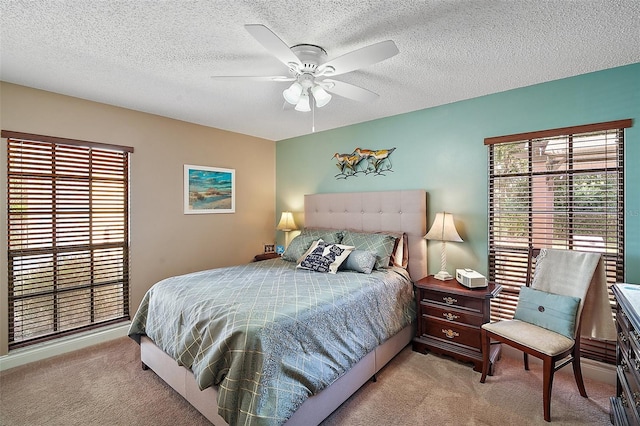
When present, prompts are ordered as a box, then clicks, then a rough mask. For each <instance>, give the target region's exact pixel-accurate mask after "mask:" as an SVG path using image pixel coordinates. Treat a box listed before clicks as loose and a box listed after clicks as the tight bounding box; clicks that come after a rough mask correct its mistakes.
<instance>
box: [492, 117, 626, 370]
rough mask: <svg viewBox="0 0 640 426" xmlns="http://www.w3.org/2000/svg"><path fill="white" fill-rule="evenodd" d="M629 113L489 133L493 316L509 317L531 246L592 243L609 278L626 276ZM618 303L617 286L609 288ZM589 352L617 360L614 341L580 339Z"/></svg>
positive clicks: (587, 248)
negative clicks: (495, 288)
mask: <svg viewBox="0 0 640 426" xmlns="http://www.w3.org/2000/svg"><path fill="white" fill-rule="evenodd" d="M630 126H631V120H621V121H616V122H608V123H597V124H590V125H585V126H577V127H571V128H563V129H553V130H545V131H540V132H532V133H527V134H519V135H510V136H503V137H496V138H488V139H485V144H486V145H488V149H489V279H490V280H492V281H494V282H496V283H498V284H501V285H502V287H503V290H502V292H501V294H500V295H499V297H498V298H497V299H496V300H494V301H493V302H492V319H493V320H498V319H511V318H513V314H514V312H515V308H516V305H517V303H518V295H519V292H520V287H521V286H523V285H525V280H526V270H527V258H528V252H529V249H530V248H534V249H539V248H545V247H546V248H560V249H569V250H581V251H595V252H599V253H602V256H603V258H604V260H605V265H606V273H607V282H608V284H609V285H611V284H614V283H615V282H620V281H623V279H624V129H625V128H627V127H630ZM609 294H610V297H609V298H610V301H611V304H612V306H613V305H614V299H613V294H612V293H611V291H609ZM581 352H582V355H583V356H584V357H587V358H593V359H597V360H600V361H605V362H610V363H615V342H611V343H608V342H599V341H596V340H592V339H582V343H581Z"/></svg>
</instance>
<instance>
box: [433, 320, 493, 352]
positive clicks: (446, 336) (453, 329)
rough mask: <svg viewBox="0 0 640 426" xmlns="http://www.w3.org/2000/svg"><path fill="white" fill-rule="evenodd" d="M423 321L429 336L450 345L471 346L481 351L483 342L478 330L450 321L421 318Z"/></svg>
mask: <svg viewBox="0 0 640 426" xmlns="http://www.w3.org/2000/svg"><path fill="white" fill-rule="evenodd" d="M421 321H423V324H422V326H423V330H424V332H425V334H426V335H427V336H431V337H435V338H437V339H441V340H444V341H447V342H449V343H456V344H458V345H464V346H469V347H472V348H474V349H477V350H478V351H480V348H481V340H480V333H479V332H478V329H477V328H475V327H470V326H467V325H464V324H458V323H454V322H450V321H440V320H434V319H429V320H427V319H426V318H424V317H423V318H421Z"/></svg>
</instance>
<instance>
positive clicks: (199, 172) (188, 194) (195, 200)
mask: <svg viewBox="0 0 640 426" xmlns="http://www.w3.org/2000/svg"><path fill="white" fill-rule="evenodd" d="M235 174H236V172H235V169H223V168H220V167H207V166H196V165H192V164H185V165H184V214H206V213H235V211H236V189H235V185H236V176H235Z"/></svg>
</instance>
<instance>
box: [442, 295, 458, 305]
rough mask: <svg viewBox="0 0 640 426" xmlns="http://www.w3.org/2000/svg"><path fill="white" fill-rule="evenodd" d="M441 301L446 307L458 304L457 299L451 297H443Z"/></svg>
mask: <svg viewBox="0 0 640 426" xmlns="http://www.w3.org/2000/svg"><path fill="white" fill-rule="evenodd" d="M442 300H444V303H446V304H447V305H453V304H454V303H458V299H454V298H453V297H451V296H447V297H443V298H442Z"/></svg>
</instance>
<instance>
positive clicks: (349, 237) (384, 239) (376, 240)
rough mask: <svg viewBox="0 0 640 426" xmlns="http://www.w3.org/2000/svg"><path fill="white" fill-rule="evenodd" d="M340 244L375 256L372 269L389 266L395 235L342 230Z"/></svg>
mask: <svg viewBox="0 0 640 426" xmlns="http://www.w3.org/2000/svg"><path fill="white" fill-rule="evenodd" d="M342 244H344V245H348V246H354V247H355V248H356V250H364V251H369V252H371V253H373V254H374V255H375V256H376V264H375V266H374V269H384V268H388V267H389V260H390V259H391V253H393V249H394V247H395V244H396V237H394V236H392V235H387V234H377V233H367V232H354V231H344V236H343V237H342Z"/></svg>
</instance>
